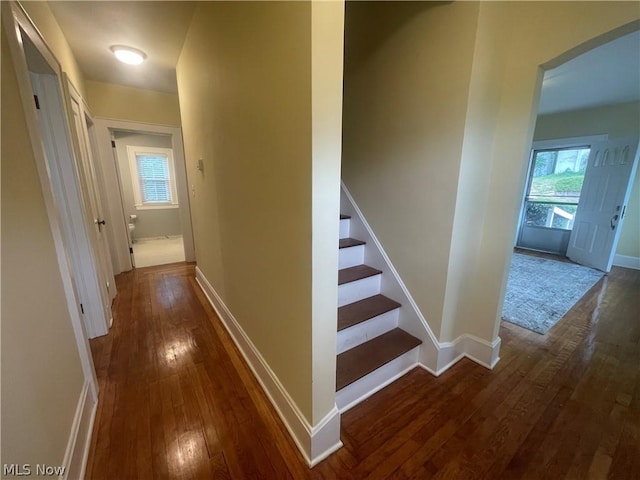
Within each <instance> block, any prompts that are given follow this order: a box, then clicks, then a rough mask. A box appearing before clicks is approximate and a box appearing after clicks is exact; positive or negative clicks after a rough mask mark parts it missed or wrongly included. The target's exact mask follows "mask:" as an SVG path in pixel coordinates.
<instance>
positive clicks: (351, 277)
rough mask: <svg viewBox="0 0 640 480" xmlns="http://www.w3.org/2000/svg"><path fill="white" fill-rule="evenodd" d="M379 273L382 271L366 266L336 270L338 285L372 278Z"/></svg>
mask: <svg viewBox="0 0 640 480" xmlns="http://www.w3.org/2000/svg"><path fill="white" fill-rule="evenodd" d="M380 273H382V270H378V269H376V268H373V267H370V266H368V265H356V266H355V267H349V268H343V269H340V270H338V285H342V284H345V283H349V282H355V281H356V280H361V279H363V278H367V277H372V276H374V275H378V274H380Z"/></svg>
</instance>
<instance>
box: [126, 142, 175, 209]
mask: <svg viewBox="0 0 640 480" xmlns="http://www.w3.org/2000/svg"><path fill="white" fill-rule="evenodd" d="M137 155H162V156H165V157H166V158H167V168H168V176H169V179H168V180H169V195H170V197H171V201H170V202H146V203H145V202H144V200H143V195H142V188H141V185H140V179H139V175H138V161H137V158H136V157H137ZM127 157H128V160H129V169H130V171H131V183H132V186H133V199H134V206H135V208H136V210H162V209H168V208H179V206H180V205H179V203H178V190H177V188H176V171H175V165H174V159H173V150H172V149H171V148H159V147H142V146H137V145H127Z"/></svg>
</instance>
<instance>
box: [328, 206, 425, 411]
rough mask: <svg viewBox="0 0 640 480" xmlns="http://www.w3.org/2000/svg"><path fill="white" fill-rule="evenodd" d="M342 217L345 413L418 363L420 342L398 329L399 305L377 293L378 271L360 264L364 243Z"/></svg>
mask: <svg viewBox="0 0 640 480" xmlns="http://www.w3.org/2000/svg"><path fill="white" fill-rule="evenodd" d="M350 218H351V217H349V216H348V215H340V245H339V247H340V253H339V264H338V265H339V269H340V270H339V272H338V342H337V353H338V358H337V366H336V404H337V406H338V408H339V409H340V411H345V410H347V409H349V408H351V407H352V406H355V405H356V404H357V403H359V402H361V401H363V400H364V399H366V398H367V397H369V396H370V395H372V394H373V393H375V392H376V391H378V390H380V389H381V388H383V387H384V386H386V385H388V384H389V383H391V382H392V381H394V380H395V379H397V378H398V377H400V376H401V375H403V374H404V373H406V371H407V370H409V369H411V368H412V367H414V366H415V365H416V364H417V361H418V346H419V345H420V344H421V343H422V342H421V340H420V339H418V338H416V337H414V336H412V335H410V334H409V333H407V332H405V331H404V330H402V329H400V328H398V317H399V311H400V308H401V305H400V304H399V303H398V302H396V301H395V300H393V299H391V298H387V297H385V296H384V295H381V293H380V292H381V286H382V275H383V272H382V271H381V270H378V269H375V268H372V267H370V266H368V265H365V264H364V261H365V248H366V243H365V242H363V241H362V240H357V239H355V238H351V237H349V230H350V221H351V220H350Z"/></svg>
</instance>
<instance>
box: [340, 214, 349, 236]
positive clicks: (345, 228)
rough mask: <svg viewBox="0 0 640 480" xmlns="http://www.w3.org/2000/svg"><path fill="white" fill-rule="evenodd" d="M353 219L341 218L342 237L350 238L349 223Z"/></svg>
mask: <svg viewBox="0 0 640 480" xmlns="http://www.w3.org/2000/svg"><path fill="white" fill-rule="evenodd" d="M350 222H351V220H350V219H348V218H345V219H341V220H340V238H349V224H350Z"/></svg>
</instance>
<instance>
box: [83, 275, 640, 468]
mask: <svg viewBox="0 0 640 480" xmlns="http://www.w3.org/2000/svg"><path fill="white" fill-rule="evenodd" d="M117 282H118V290H119V292H120V293H119V296H118V298H117V299H116V302H115V304H114V325H113V328H112V329H111V332H110V333H109V335H107V336H104V337H101V338H97V339H94V340H92V341H91V347H92V351H93V357H94V361H95V365H96V369H97V374H98V378H99V383H100V401H99V405H98V412H97V417H96V421H95V425H94V431H93V438H92V444H91V452H90V455H89V460H88V465H87V476H86V477H87V478H93V479H102V478H104V479H110V480H112V479H135V478H140V479H145V478H157V479H162V478H179V479H199V478H234V479H246V478H261V479H286V478H293V479H302V478H327V479H342V478H345V479H364V478H380V479H382V478H419V479H426V478H439V479H481V478H486V479H518V478H527V479H553V480H555V479H561V478H568V479H586V478H593V479H604V478H610V479H639V478H640V271H633V270H628V269H621V268H614V269H613V271H612V272H611V274H609V275H608V276H606V277H604V278H603V279H602V280H601V281H600V282H599V283H598V284H597V285H596V286H594V287H593V288H592V289H591V290H590V291H589V293H588V294H587V295H586V296H585V297H584V298H583V299H582V300H581V301H580V302H579V303H578V304H577V305H576V306H575V307H574V308H573V309H572V310H571V311H570V312H569V313H568V314H567V315H566V316H565V318H564V319H562V320H561V321H560V322H559V323H558V324H557V325H556V326H555V327H554V328H552V329H551V330H550V331H549V333H548V334H547V335H544V336H542V335H538V334H536V333H533V332H529V331H527V330H524V329H522V328H520V327H517V326H515V325H512V324H509V323H503V325H502V328H501V330H500V336H501V337H502V349H501V355H500V356H501V360H500V362H499V363H498V365H497V366H496V367H495V369H494V370H493V371H489V370H487V369H485V368H483V367H481V366H479V365H476V364H475V363H473V362H471V361H469V360H466V359H465V360H462V361H461V362H459V363H458V364H456V365H455V366H454V367H452V368H451V369H450V370H449V371H447V372H446V373H444V374H443V375H441V376H440V377H438V378H435V377H433V376H432V375H431V374H429V373H427V372H425V371H423V370H421V369H415V370H413V371H411V372H410V373H409V374H407V375H405V376H404V377H403V378H401V379H400V380H398V381H397V382H395V383H394V384H392V385H391V386H389V387H388V388H386V389H384V390H382V391H381V392H379V393H378V394H376V395H374V396H373V397H371V398H370V399H369V400H368V401H365V402H364V403H362V404H360V405H359V406H357V407H355V408H353V409H352V410H350V411H349V412H347V413H346V414H344V415H343V417H342V435H341V436H342V440H343V442H344V447H343V448H342V449H340V450H339V451H338V452H336V453H335V454H334V455H332V456H330V457H329V458H328V459H327V460H325V461H324V462H322V463H320V464H319V465H317V466H316V467H315V468H313V469H312V470H309V469H308V468H307V466H306V465H305V463H304V461H303V459H302V457H301V455H300V454H299V453H298V451H297V449H296V447H295V445H294V444H293V441H292V440H291V439H290V438H289V436H288V433H287V432H286V430H285V428H284V426H283V425H282V423H281V422H280V420H279V418H278V416H277V414H276V412H275V411H274V409H273V408H272V407H271V405H270V403H269V401H268V399H267V398H266V396H265V395H264V393H263V392H262V390H261V389H260V387H259V385H258V383H257V382H256V380H255V379H254V378H253V376H252V374H251V372H250V370H249V369H248V368H247V366H246V365H245V364H244V362H243V360H242V358H241V356H240V354H239V352H238V351H237V350H236V348H235V346H234V345H233V343H232V341H231V339H230V337H229V336H228V334H227V333H226V331H225V330H224V327H222V325H221V324H220V323H219V321H218V320H217V317H216V315H215V313H214V312H213V310H212V309H211V308H210V307H209V305H208V303H207V301H206V299H205V298H204V295H203V294H202V293H201V292H200V290H199V288H198V286H197V284H196V283H195V280H194V266H193V265H189V264H174V265H168V266H162V267H151V268H143V269H138V270H134V271H133V272H129V273H125V274H122V275H119V276H118V279H117Z"/></svg>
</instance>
